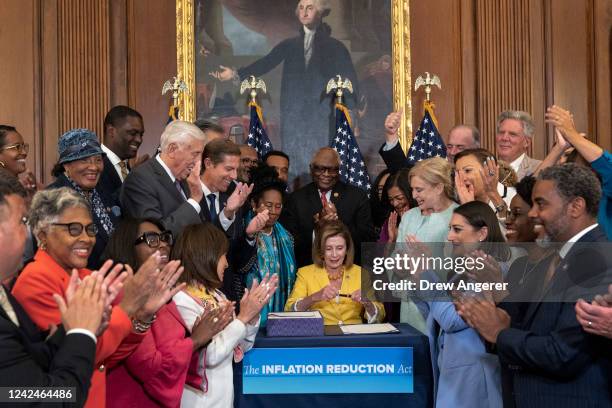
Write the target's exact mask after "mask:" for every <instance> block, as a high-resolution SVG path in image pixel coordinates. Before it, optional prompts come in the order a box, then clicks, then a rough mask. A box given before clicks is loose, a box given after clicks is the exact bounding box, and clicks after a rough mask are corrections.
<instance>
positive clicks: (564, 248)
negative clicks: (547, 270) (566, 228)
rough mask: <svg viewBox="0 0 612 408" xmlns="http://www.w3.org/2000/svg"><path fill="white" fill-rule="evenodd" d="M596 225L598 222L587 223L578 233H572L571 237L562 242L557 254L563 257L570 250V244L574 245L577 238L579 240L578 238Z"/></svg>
mask: <svg viewBox="0 0 612 408" xmlns="http://www.w3.org/2000/svg"><path fill="white" fill-rule="evenodd" d="M598 225H599V224H597V223H595V224H593V225H589V226H588V227H586V228H585V229H583V230H582V231H580V232H579V233H577V234H576V235H574V236H573V237H571V238H570V239H568V240H567V242H566V243H565V244H563V246H562V247H561V249H560V250H559V256H560V257H561V258H565V255H567V253H568V252H569V251H570V249H572V246H573V245H574V243H576V242H578V240H580V238H582V237H583V236H585V235H586V234H588V233H589V232H590V231H591V230H594V229H595V228H596V227H597V226H598Z"/></svg>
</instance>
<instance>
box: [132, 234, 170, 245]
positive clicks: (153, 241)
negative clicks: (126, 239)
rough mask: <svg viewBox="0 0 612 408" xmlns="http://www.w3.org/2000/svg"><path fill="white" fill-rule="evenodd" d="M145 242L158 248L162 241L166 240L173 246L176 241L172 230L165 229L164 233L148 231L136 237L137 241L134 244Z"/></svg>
mask: <svg viewBox="0 0 612 408" xmlns="http://www.w3.org/2000/svg"><path fill="white" fill-rule="evenodd" d="M143 242H144V243H146V244H147V245H148V246H149V248H157V247H159V244H160V243H162V242H165V243H166V244H168V245H170V246H172V244H173V242H174V237H172V232H170V231H164V232H162V233H157V232H152V231H148V232H145V233H143V234H142V235H141V236H139V237H138V238H136V241H134V245H139V244H142V243H143Z"/></svg>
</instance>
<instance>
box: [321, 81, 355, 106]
mask: <svg viewBox="0 0 612 408" xmlns="http://www.w3.org/2000/svg"><path fill="white" fill-rule="evenodd" d="M334 89H335V90H336V102H338V103H342V95H343V93H344V91H343V89H346V90H347V91H349V92H350V93H353V83H352V82H351V80H350V79H348V78H342V76H340V75H336V76H335V77H333V78H332V79H330V80H329V82H327V88H326V90H325V93H326V94H328V93H330V92H331V91H333V90H334Z"/></svg>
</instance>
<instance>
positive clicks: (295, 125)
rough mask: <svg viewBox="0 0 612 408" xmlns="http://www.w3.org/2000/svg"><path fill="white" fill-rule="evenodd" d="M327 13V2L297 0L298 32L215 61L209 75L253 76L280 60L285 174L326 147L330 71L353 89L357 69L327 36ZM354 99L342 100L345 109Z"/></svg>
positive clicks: (296, 171)
mask: <svg viewBox="0 0 612 408" xmlns="http://www.w3.org/2000/svg"><path fill="white" fill-rule="evenodd" d="M330 13H331V8H330V3H329V2H323V1H316V0H300V1H299V2H297V7H296V10H295V15H296V17H297V18H298V20H299V23H300V25H301V27H300V32H299V34H298V35H297V36H295V37H293V38H288V39H286V40H284V41H281V42H280V43H279V44H278V45H276V46H275V47H274V48H273V49H272V50H271V51H270V53H268V55H266V56H264V57H262V58H260V59H258V60H257V61H255V62H253V63H251V64H250V65H247V66H245V67H242V68H240V69H238V70H233V69H231V68H228V67H223V66H221V67H220V68H221V71H219V72H216V73H213V76H214V77H215V78H217V79H219V80H221V81H228V80H231V79H233V78H238V79H240V80H244V79H245V78H248V77H249V76H250V75H255V76H257V77H259V76H262V75H264V74H266V73H268V72H270V71H272V70H273V69H274V68H276V66H278V65H279V64H281V63H282V64H283V71H282V79H281V90H280V92H281V95H280V103H279V107H280V112H281V116H280V119H281V137H282V145H283V150H284V151H285V152H287V153H289V155H290V156H291V162H292V166H291V174H292V175H293V176H296V175H301V174H303V173H306V172H307V168H308V158H309V157H311V155H312V154H314V152H315V151H316V150H317V149H318V148H319V147H321V146H328V145H329V141H330V140H329V139H330V135H332V134H334V133H332V132H331V130H332V129H333V127H334V126H335V122H334V118H333V115H330V114H331V112H332V110H331V109H330V106H329V100H328V99H327V98H321V92H323V91H324V90H325V87H326V86H327V83H328V82H329V80H330V79H332V78H334V77H335V76H336V75H341V76H342V78H348V79H350V80H351V82H352V84H353V87H354V89H355V94H358V90H357V87H358V85H359V83H358V81H357V74H356V72H355V68H354V67H353V62H352V60H351V55H350V53H349V51H348V50H347V48H346V46H345V45H344V44H343V43H342V42H341V41H339V40H337V39H336V38H333V37H332V35H331V28H330V26H329V25H327V24H326V23H324V22H323V18H324V17H326V16H327V15H328V14H330ZM354 101H355V98H354V97H352V96H349V97H348V98H347V100H346V102H347V104H348V105H349V108H352V107H353V106H354V104H355V103H354Z"/></svg>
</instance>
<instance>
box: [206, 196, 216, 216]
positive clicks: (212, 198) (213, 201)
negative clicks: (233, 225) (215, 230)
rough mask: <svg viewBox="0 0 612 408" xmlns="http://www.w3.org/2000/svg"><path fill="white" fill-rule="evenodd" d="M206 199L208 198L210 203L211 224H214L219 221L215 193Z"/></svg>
mask: <svg viewBox="0 0 612 408" xmlns="http://www.w3.org/2000/svg"><path fill="white" fill-rule="evenodd" d="M206 198H208V202H209V203H210V206H209V208H210V222H212V223H214V222H215V221H217V203H216V201H217V196H216V195H215V194H214V193H210V194H209V195H207V196H206Z"/></svg>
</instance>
